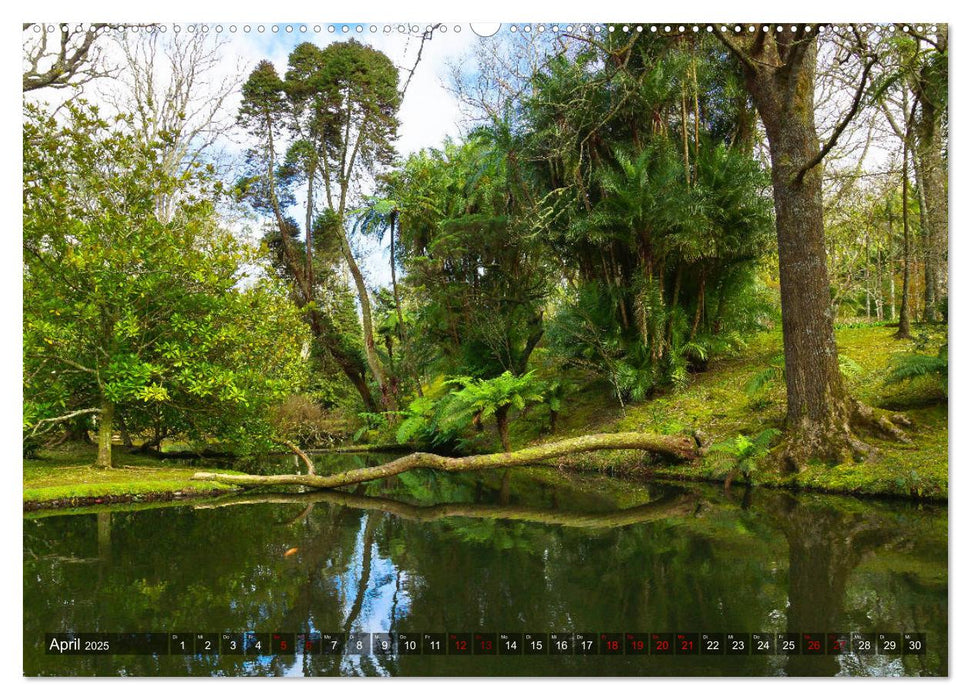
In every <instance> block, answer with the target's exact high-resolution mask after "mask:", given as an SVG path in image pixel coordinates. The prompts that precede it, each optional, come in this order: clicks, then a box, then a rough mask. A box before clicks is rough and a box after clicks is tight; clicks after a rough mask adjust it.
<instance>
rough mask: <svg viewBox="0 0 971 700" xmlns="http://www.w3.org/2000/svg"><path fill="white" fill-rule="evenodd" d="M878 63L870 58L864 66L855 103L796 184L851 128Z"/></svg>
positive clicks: (797, 175)
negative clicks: (871, 72)
mask: <svg viewBox="0 0 971 700" xmlns="http://www.w3.org/2000/svg"><path fill="white" fill-rule="evenodd" d="M876 62H877V57H876V56H870V57H869V58H868V59H867V62H866V63H865V64H864V65H863V73H862V74H861V76H860V84H859V85H858V86H857V88H856V94H854V95H853V102H852V104H851V105H850V108H849V110H848V111H847V112H846V114H845V115H843V119H842V120H841V121H840V123H839V124H837V125H836V128H835V129H833V133H832V134H831V135H830V137H829V141H827V142H826V144H825V145H824V146H823V147H822V148H821V149H819V152H818V153H817V154H816V155H815V156H814V157H813V158H812V160H810V161H809V162H808V163H806V164H805V165H803V166H802V167H801V168H800V169H799V172H798V173H796V175H795V177H794V178H793V179H794V181H795V182H796V183H800V182H802V180H803V178H804V177H805V176H806V173H808V172H809V171H810V170H812V169H813V168H815V167H816V166H817V165H819V164H820V163H822V162H823V158H825V157H826V154H828V153H829V152H830V151H831V150H833V147H834V146H835V145H836V143H837V141H839V138H840V136H841V135H842V133H843V131H844V130H845V129H846V127H847V126H849V124H850V121H851V120H852V119H853V117H855V116H856V113H857V112H858V111H859V109H860V104H861V103H862V101H863V93H864V91H865V90H866V84H867V80H868V79H869V77H870V70H871V69H872V68H873V65H874V64H875V63H876Z"/></svg>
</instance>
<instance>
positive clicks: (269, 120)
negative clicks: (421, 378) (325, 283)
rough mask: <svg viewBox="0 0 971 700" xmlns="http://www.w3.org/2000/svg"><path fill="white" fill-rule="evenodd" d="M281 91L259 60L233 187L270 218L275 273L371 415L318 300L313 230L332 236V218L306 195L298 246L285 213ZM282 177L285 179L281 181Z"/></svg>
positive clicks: (369, 399)
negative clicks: (240, 170) (242, 160)
mask: <svg viewBox="0 0 971 700" xmlns="http://www.w3.org/2000/svg"><path fill="white" fill-rule="evenodd" d="M284 87H285V83H284V81H283V80H282V79H281V78H280V76H279V75H278V74H277V72H276V69H275V68H274V67H273V64H272V63H270V62H269V61H261V62H260V63H259V64H258V65H257V66H256V68H255V69H253V71H252V73H250V76H249V78H248V79H247V81H246V83H245V84H244V85H243V101H242V105H241V107H240V112H239V116H238V123H239V124H240V125H241V126H243V127H244V128H246V130H247V131H248V132H249V134H250V135H251V136H252V137H253V138H254V139H255V145H254V146H253V147H252V148H251V149H250V150H249V152H248V154H247V162H248V165H249V168H250V174H249V175H248V176H246V177H244V178H242V179H241V180H240V181H239V182H237V184H236V191H237V196H238V197H239V198H242V199H244V200H246V201H247V202H248V203H249V204H250V206H251V207H252V208H253V209H254V210H255V211H256V212H257V213H258V214H261V215H263V216H268V217H270V218H271V220H272V222H273V224H272V225H273V230H272V232H271V235H270V236H269V243H270V246H271V248H273V249H275V252H276V260H277V263H278V270H279V274H280V276H281V277H282V278H283V279H285V280H286V281H287V282H288V283H289V284H290V286H291V289H292V297H293V300H294V302H295V303H296V305H297V306H298V307H299V308H301V309H303V310H304V311H305V314H306V317H307V321H308V323H309V326H310V329H311V333H312V334H313V337H314V339H315V340H316V341H317V343H318V344H319V346H321V347H320V351H321V352H322V353H326V355H328V356H330V357H331V358H333V360H334V362H336V363H337V365H338V366H339V367H340V369H341V371H342V372H343V373H344V375H345V376H346V377H347V378H348V380H349V381H350V382H351V384H352V385H353V386H354V388H355V389H356V390H357V392H358V394H359V395H360V396H361V400H362V401H363V402H364V406H365V408H366V409H368V410H369V411H374V410H376V409H377V406H376V404H375V402H374V397H373V396H372V394H371V390H370V388H369V387H368V384H367V379H366V366H365V363H364V362H363V360H362V358H361V356H360V352H359V351H358V350H357V348H355V347H353V346H352V345H351V344H350V343H349V342H348V340H347V337H346V334H345V333H344V332H343V331H344V329H343V328H341V326H340V324H339V321H338V320H337V319H335V318H334V317H332V315H331V314H328V313H325V308H324V307H325V304H322V303H321V301H320V300H321V299H322V298H323V296H324V294H323V292H324V291H325V290H324V289H321V286H320V282H321V275H319V274H317V272H316V267H315V264H314V259H315V257H318V256H319V255H320V254H321V252H322V248H323V246H322V245H321V235H318V236H316V237H315V236H314V229H315V228H316V229H318V231H317V232H318V233H319V234H323V233H324V232H325V231H326V232H328V233H329V234H330V235H331V236H336V232H334V231H333V228H334V226H335V222H334V221H333V217H323V216H320V217H317V218H316V219H315V218H314V211H315V210H314V204H313V202H314V200H313V196H312V195H313V191H312V189H310V190H308V201H307V205H306V211H307V214H306V221H305V226H306V227H307V229H306V231H305V232H304V233H305V236H304V240H303V241H302V242H301V241H300V240H299V233H300V227H299V225H298V224H297V223H296V222H295V221H294V220H293V219H292V218H291V217H290V216H288V214H287V209H288V207H290V206H292V205H293V204H294V203H295V201H296V200H295V197H294V194H293V191H292V190H293V185H294V170H293V167H292V166H293V164H294V163H293V159H291V163H290V166H291V167H290V168H289V169H288V170H286V171H283V170H281V166H282V163H281V162H280V161H281V160H282V158H281V155H280V151H281V147H282V145H283V142H284V139H285V137H286V134H287V125H288V122H287V121H286V116H287V115H288V114H289V111H288V102H287V96H286V93H285V92H284ZM306 150H307V149H297V154H300V153H301V152H303V153H306ZM294 155H296V154H294ZM280 175H285V176H288V177H283V178H281V177H280ZM310 177H311V179H312V178H314V177H315V173H314V168H311V171H310ZM325 242H326V241H325Z"/></svg>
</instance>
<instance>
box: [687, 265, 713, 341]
mask: <svg viewBox="0 0 971 700" xmlns="http://www.w3.org/2000/svg"><path fill="white" fill-rule="evenodd" d="M707 277H708V268H706V267H704V266H702V268H701V281H700V282H699V283H698V303H697V305H696V306H695V318H694V321H692V322H691V335H690V336H689V338H688V339H689V340H694V339H695V336H696V335H697V334H698V326H699V325H701V315H702V313H703V312H704V310H705V280H706V278H707Z"/></svg>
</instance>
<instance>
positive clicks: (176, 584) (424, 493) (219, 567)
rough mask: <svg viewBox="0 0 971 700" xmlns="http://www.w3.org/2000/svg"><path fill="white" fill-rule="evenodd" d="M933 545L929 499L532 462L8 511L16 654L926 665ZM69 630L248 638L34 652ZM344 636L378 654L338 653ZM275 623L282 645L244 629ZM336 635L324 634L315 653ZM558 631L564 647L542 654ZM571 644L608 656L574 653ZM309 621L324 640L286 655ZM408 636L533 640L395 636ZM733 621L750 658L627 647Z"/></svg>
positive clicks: (253, 661) (901, 671) (407, 667)
mask: <svg viewBox="0 0 971 700" xmlns="http://www.w3.org/2000/svg"><path fill="white" fill-rule="evenodd" d="M947 557H948V549H947V508H946V507H945V506H927V505H924V506H918V505H913V504H910V503H907V502H903V501H874V500H867V501H862V500H858V499H853V498H845V497H832V496H821V495H807V494H798V495H796V494H790V493H785V492H780V491H771V490H751V491H745V490H744V489H733V490H732V491H730V492H728V493H726V492H725V491H724V490H723V489H721V488H716V487H711V486H707V485H704V486H702V485H697V484H677V485H673V484H657V483H643V482H633V481H624V480H620V479H615V478H608V477H605V476H577V475H567V474H564V473H562V472H560V471H557V470H555V469H547V468H528V469H527V468H520V469H510V470H505V471H494V472H483V473H479V474H475V475H471V474H465V475H443V474H435V473H432V472H412V473H408V474H404V475H401V476H400V477H398V478H393V479H389V480H386V481H384V482H380V483H372V484H369V485H366V486H360V487H358V488H356V489H354V490H353V491H349V492H347V493H338V492H328V493H294V494H286V495H283V494H279V493H263V494H258V493H248V494H245V495H231V496H224V497H222V498H219V499H214V500H208V501H193V502H183V503H180V504H176V505H171V504H168V505H161V504H159V505H144V504H143V505H141V506H114V507H109V508H101V509H87V510H84V511H80V512H74V513H70V514H64V513H56V512H35V513H32V514H29V515H26V516H25V520H24V672H25V674H27V675H135V676H143V675H176V676H183V675H186V676H191V675H229V676H237V675H296V676H326V675H387V676H399V675H404V676H424V675H472V676H490V675H526V676H529V675H573V676H575V675H657V676H664V675H674V676H709V675H711V676H719V675H726V676H729V675H732V676H734V675H743V676H762V675H799V676H804V675H823V676H830V675H938V676H939V675H947V673H948V666H947V657H948V653H947V652H948V648H947V631H948V630H947V619H948V616H947V597H948V596H947V583H948V577H947V561H948V559H947ZM64 632H84V633H96V632H105V633H127V632H138V633H141V632H156V633H160V634H162V633H164V635H163V636H164V637H165V639H166V641H167V642H168V643H169V645H170V646H171V647H172V649H173V651H174V650H175V645H176V642H177V640H182V641H185V640H186V639H188V640H189V643H190V649H191V644H193V643H195V641H194V640H196V635H204V636H203V637H199V638H198V639H199V640H200V641H199V643H200V644H201V640H203V639H207V640H214V641H215V643H216V644H222V646H223V648H224V649H225V648H226V645H227V644H228V643H229V642H230V641H231V640H239V639H240V637H237V635H243V636H242V642H241V643H242V644H244V645H246V644H247V643H249V644H250V645H251V646H250V647H249V651H250V652H252V653H249V654H239V655H237V654H229V653H226V654H220V655H212V654H202V653H200V654H198V655H194V654H182V653H174V654H155V655H129V654H126V655H116V656H101V655H78V656H58V655H52V654H48V653H45V634H48V633H64ZM246 633H259V634H260V635H262V634H263V633H266V636H265V637H262V636H246ZM360 633H372V634H374V635H376V636H374V637H373V639H371V640H370V641H371V642H372V643H373V645H374V647H375V648H376V649H377V648H378V647H379V642H387V641H390V642H391V644H392V647H391V649H392V652H391V653H387V654H384V653H375V650H370V651H368V650H365V653H351V652H353V651H355V650H354V649H352V648H351V646H352V642H354V643H356V641H360V640H362V639H363V640H365V642H366V641H367V640H368V638H367V637H362V636H360ZM426 633H427V635H428V636H424V635H425V634H426ZM550 633H553V634H557V635H558V636H557V637H553V638H550V637H549V636H547V635H549V634H550ZM753 633H754V634H758V635H761V637H756V638H755V640H756V641H758V640H759V639H763V638H768V639H771V640H772V642H773V644H776V643H778V644H780V645H781V642H782V641H783V640H786V639H791V637H786V636H778V635H785V633H793V634H795V635H798V636H797V637H795V639H796V642H797V644H798V645H799V646H800V647H806V645H809V644H811V642H812V641H813V640H814V639H815V638H816V637H814V636H813V637H806V638H803V635H805V634H810V635H820V638H821V639H822V641H823V644H824V645H827V644H829V643H831V642H834V640H833V639H831V638H829V637H828V636H826V635H828V634H829V633H842V634H846V635H853V634H863V635H869V634H872V635H874V637H872V638H870V637H847V639H848V640H850V647H848V648H847V650H846V653H843V654H825V653H824V654H822V655H811V654H802V653H800V654H793V655H788V654H782V653H770V654H757V653H751V652H752V651H754V647H753V646H752V644H753V638H752V637H751V636H749V635H751V634H753ZM905 633H906V634H912V633H914V634H921V635H923V637H921V638H919V639H920V640H921V641H922V645H923V646H922V651H923V652H924V653H922V654H900V653H892V654H876V653H862V652H863V651H864V650H863V648H862V647H863V644H862V641H866V640H872V642H873V644H874V645H879V640H880V639H883V640H887V639H899V640H900V641H901V642H903V641H905V640H906V639H908V638H907V637H895V635H903V634H905ZM171 634H179V635H182V636H180V637H176V638H171V637H170V635H171ZM274 634H278V635H282V636H280V637H278V638H277V643H278V641H279V640H280V639H282V640H284V641H286V642H288V643H289V644H293V645H295V646H296V647H297V651H298V653H296V654H282V653H281V654H270V653H266V651H265V649H266V647H262V646H261V649H263V651H256V650H255V648H253V646H252V644H254V643H255V642H259V641H261V640H262V642H264V643H266V642H270V643H271V644H272V643H274V642H273V641H271V637H272V635H274ZM291 634H292V635H294V636H293V637H290V636H289V635H291ZM318 634H319V635H323V636H320V637H318ZM383 634H390V635H392V636H391V637H390V638H386V637H383V636H377V635H383ZM524 634H528V635H529V637H523V636H522V635H524ZM569 634H574V635H577V636H575V637H573V638H571V637H569V636H568V635H569ZM653 634H658V635H661V636H658V637H653V636H650V635H653ZM881 634H882V635H887V636H886V637H876V635H881ZM224 635H225V636H224ZM303 635H306V636H303ZM328 635H329V636H328ZM341 635H350V636H344V637H341ZM438 635H443V636H441V637H439V636H438ZM453 635H454V636H453ZM583 635H587V636H583ZM614 635H616V636H614ZM628 635H634V636H628ZM641 635H643V636H641ZM665 635H670V636H665ZM677 635H682V636H677ZM701 635H706V636H701ZM725 635H733V636H731V637H726V636H725ZM340 639H344V648H343V651H342V653H334V654H325V653H318V651H321V650H322V649H323V646H324V645H325V644H326V643H327V640H340ZM571 639H572V645H573V646H571V647H569V648H567V647H562V648H567V650H568V651H570V652H572V653H566V654H559V653H550V651H552V650H553V649H552V647H553V644H554V643H555V642H556V641H557V640H561V641H562V642H564V643H570V641H571ZM587 639H589V640H591V641H592V642H593V648H594V650H599V651H602V652H605V653H598V654H582V653H578V652H579V651H580V650H581V646H582V644H581V643H582V642H583V641H584V640H587ZM910 639H917V637H910ZM308 640H311V641H313V642H314V644H318V643H319V644H320V648H319V649H318V647H314V648H313V649H312V650H311V652H312V653H303V649H304V645H305V643H306V642H307V641H308ZM318 640H323V642H318ZM407 640H413V641H414V642H415V643H416V645H417V648H418V649H420V648H421V647H422V646H423V645H424V646H425V648H426V652H431V651H434V648H435V645H434V641H436V640H438V641H439V642H441V643H442V644H444V647H445V648H446V649H449V648H451V650H452V651H455V652H460V651H461V648H460V647H461V645H462V642H463V641H465V642H467V643H468V644H470V645H472V647H473V648H474V647H475V646H476V645H480V646H482V647H483V648H484V649H485V648H488V647H489V646H491V645H496V646H495V647H493V649H496V648H497V647H498V650H504V649H503V645H504V644H507V643H510V642H514V643H516V644H517V645H518V644H522V645H524V646H525V645H527V644H530V643H533V644H534V649H533V651H535V650H536V648H535V644H541V645H543V648H542V649H540V651H542V652H543V653H536V654H534V653H529V654H525V653H523V652H522V650H521V649H522V647H518V646H517V651H518V653H516V654H473V655H468V654H461V653H448V654H443V655H438V654H434V653H421V654H409V653H401V652H404V651H407V649H406V648H405V647H404V646H403V645H404V644H405V642H406V641H407ZM738 640H745V641H746V643H747V644H748V645H749V646H748V649H746V650H745V651H746V652H748V653H745V654H728V653H725V652H724V651H722V652H721V653H720V654H708V653H696V654H681V653H678V654H671V655H666V654H657V653H650V654H643V653H638V651H639V650H642V649H643V650H645V651H652V652H653V651H654V649H653V648H651V647H652V645H657V644H659V643H660V642H662V641H669V642H670V643H671V644H673V645H674V648H675V649H676V648H677V645H678V644H679V643H680V644H690V645H693V644H698V645H699V647H703V646H704V645H705V644H706V643H709V642H712V641H715V642H718V644H726V645H727V644H729V643H731V642H732V641H738ZM615 642H616V643H617V644H618V645H619V646H618V647H617V651H618V653H616V654H614V653H610V652H611V651H612V650H613V646H612V645H613V644H614V643H615ZM858 642H859V643H860V648H859V649H858V648H857V647H856V646H854V644H856V643H858ZM398 645H402V646H401V649H400V651H399V649H398ZM507 648H508V647H507ZM778 649H781V646H780V647H778ZM778 649H776V648H773V651H777V650H778ZM871 649H872V647H871ZM701 650H703V649H699V651H701ZM625 652H627V653H625Z"/></svg>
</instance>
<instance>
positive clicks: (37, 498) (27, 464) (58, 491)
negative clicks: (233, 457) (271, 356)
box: [23, 445, 235, 503]
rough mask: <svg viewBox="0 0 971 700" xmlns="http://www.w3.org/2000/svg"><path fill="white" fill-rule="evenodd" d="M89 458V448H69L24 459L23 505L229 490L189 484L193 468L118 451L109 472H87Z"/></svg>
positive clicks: (92, 454) (223, 486)
mask: <svg viewBox="0 0 971 700" xmlns="http://www.w3.org/2000/svg"><path fill="white" fill-rule="evenodd" d="M94 457H95V451H94V448H93V447H82V446H77V445H72V446H70V447H67V448H63V449H56V450H47V451H45V450H42V451H41V452H40V453H39V455H38V458H37V459H25V460H24V491H23V500H24V502H25V503H44V502H50V501H61V502H70V501H72V500H75V499H88V498H106V499H107V498H110V499H116V498H130V499H132V500H139V499H146V500H149V499H153V498H158V497H167V496H170V495H172V494H181V495H186V496H189V495H204V494H210V493H213V492H218V491H226V490H233V489H235V487H233V486H229V485H227V484H219V483H214V482H200V481H190V479H189V477H191V476H192V475H193V474H194V473H195V472H196V471H199V468H198V467H197V466H190V465H186V464H178V463H173V462H172V461H171V460H160V459H157V458H155V457H152V456H151V455H129V454H125V453H123V452H122V451H121V450H120V449H119V450H117V452H116V454H115V463H116V466H115V467H113V468H112V469H95V468H93V467H92V466H91V465H92V464H93V462H94ZM224 471H225V470H224ZM227 473H234V472H228V471H227Z"/></svg>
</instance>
